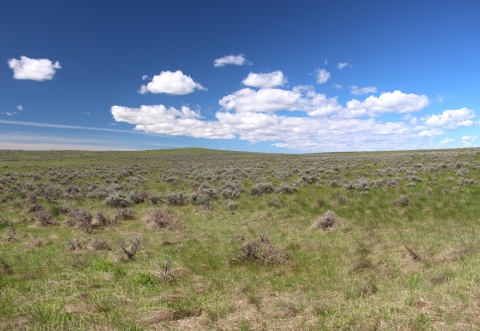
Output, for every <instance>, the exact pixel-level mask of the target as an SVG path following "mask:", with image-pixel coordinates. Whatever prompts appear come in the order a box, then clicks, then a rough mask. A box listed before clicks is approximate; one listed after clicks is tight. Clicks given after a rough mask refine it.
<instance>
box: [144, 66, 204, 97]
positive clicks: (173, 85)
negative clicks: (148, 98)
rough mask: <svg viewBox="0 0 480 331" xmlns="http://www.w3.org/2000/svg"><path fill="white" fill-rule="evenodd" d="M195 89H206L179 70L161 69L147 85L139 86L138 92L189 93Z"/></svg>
mask: <svg viewBox="0 0 480 331" xmlns="http://www.w3.org/2000/svg"><path fill="white" fill-rule="evenodd" d="M195 89H198V90H206V88H204V87H203V86H202V85H200V84H199V83H197V82H194V81H193V79H192V78H191V77H190V76H187V75H184V74H183V72H182V71H181V70H177V71H175V72H171V71H168V70H167V71H162V72H161V73H160V75H156V76H153V79H152V81H151V82H150V83H148V84H147V85H142V86H141V87H140V91H139V93H141V94H145V93H147V92H150V93H166V94H173V95H182V94H189V93H192V92H194V90H195Z"/></svg>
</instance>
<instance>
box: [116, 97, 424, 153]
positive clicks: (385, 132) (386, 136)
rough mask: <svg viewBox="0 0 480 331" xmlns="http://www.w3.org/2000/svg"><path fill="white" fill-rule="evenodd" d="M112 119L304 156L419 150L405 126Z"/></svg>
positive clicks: (165, 111) (136, 111) (153, 110)
mask: <svg viewBox="0 0 480 331" xmlns="http://www.w3.org/2000/svg"><path fill="white" fill-rule="evenodd" d="M111 113H112V115H113V117H114V119H115V120H116V121H117V122H127V123H130V124H134V125H135V130H137V131H144V132H150V133H157V134H166V135H174V136H190V137H196V138H209V139H234V138H236V137H238V138H239V139H242V140H248V141H250V142H252V143H256V142H260V141H272V142H276V143H275V144H274V145H275V146H277V147H285V148H296V149H303V150H359V149H367V148H391V146H392V145H393V144H394V143H395V145H397V144H398V143H399V142H404V143H405V144H407V145H408V144H412V145H411V146H412V147H416V146H417V145H415V144H416V143H418V135H416V134H415V133H413V132H412V131H411V129H410V128H409V127H408V126H407V125H406V124H404V123H392V122H387V123H377V122H376V121H375V120H374V119H368V120H360V119H338V118H332V117H297V116H292V117H288V116H278V115H276V114H268V113H267V114H265V113H252V112H244V113H230V112H217V113H216V114H215V118H216V119H215V120H206V119H203V118H202V117H201V115H200V113H199V112H197V111H194V110H191V109H189V108H188V107H182V108H181V109H175V108H166V107H165V106H164V105H156V106H141V107H140V108H128V107H122V106H113V107H112V108H111ZM415 137H417V138H415ZM408 146H410V145H408Z"/></svg>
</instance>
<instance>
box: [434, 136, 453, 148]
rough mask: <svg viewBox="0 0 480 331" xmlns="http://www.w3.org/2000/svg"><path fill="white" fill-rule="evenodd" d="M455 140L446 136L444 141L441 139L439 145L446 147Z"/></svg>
mask: <svg viewBox="0 0 480 331" xmlns="http://www.w3.org/2000/svg"><path fill="white" fill-rule="evenodd" d="M453 142H455V140H453V139H450V138H445V139H443V140H442V141H440V142H439V143H438V144H437V145H438V146H440V147H444V146H446V145H449V144H451V143H453Z"/></svg>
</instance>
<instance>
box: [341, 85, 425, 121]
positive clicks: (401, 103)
mask: <svg viewBox="0 0 480 331" xmlns="http://www.w3.org/2000/svg"><path fill="white" fill-rule="evenodd" d="M429 104H430V102H429V100H428V97H427V96H426V95H417V94H412V93H410V94H406V93H403V92H401V91H398V90H396V91H393V92H386V93H382V94H380V96H379V97H375V96H373V95H371V96H369V97H368V98H367V99H365V100H364V101H358V100H356V99H353V100H351V101H348V102H347V109H348V111H347V114H352V116H355V115H356V116H365V115H368V116H375V115H376V114H384V113H411V112H416V111H420V110H422V109H424V108H425V107H427V106H428V105H429Z"/></svg>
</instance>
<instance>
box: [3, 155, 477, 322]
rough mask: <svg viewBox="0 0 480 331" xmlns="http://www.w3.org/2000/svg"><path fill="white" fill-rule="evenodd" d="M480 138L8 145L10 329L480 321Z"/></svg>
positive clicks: (6, 294) (6, 293) (6, 303)
mask: <svg viewBox="0 0 480 331" xmlns="http://www.w3.org/2000/svg"><path fill="white" fill-rule="evenodd" d="M479 180H480V150H479V149H457V150H428V151H401V152H365V153H322V154H302V155H284V154H259V153H242V152H228V151H215V150H205V149H177V150H158V151H138V152H80V151H41V152H33V151H32V152H27V151H6V150H4V151H0V329H2V330H478V329H480V319H479V318H478V312H479V311H480V286H479V285H480V259H479V254H480V239H479V234H480V202H479V197H480V195H479V194H480V186H479Z"/></svg>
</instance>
